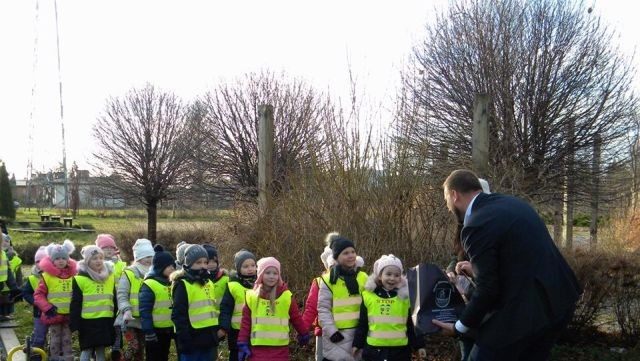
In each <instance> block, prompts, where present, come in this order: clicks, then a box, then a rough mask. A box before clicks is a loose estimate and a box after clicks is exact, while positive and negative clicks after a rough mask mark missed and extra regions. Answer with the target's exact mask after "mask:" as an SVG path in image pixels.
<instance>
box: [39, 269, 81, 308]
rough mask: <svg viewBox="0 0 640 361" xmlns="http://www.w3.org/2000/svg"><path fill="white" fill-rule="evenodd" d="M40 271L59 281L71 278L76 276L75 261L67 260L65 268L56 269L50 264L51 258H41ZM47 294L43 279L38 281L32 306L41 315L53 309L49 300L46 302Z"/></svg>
mask: <svg viewBox="0 0 640 361" xmlns="http://www.w3.org/2000/svg"><path fill="white" fill-rule="evenodd" d="M39 265H40V269H41V270H42V272H43V273H48V274H50V275H51V276H55V277H58V278H61V279H67V278H71V277H73V276H75V275H76V273H77V268H76V261H75V260H73V259H71V258H69V263H68V264H67V267H65V268H57V267H56V266H54V265H53V262H51V258H49V256H46V257H45V258H43V259H42V260H41V261H40V263H39ZM48 294H49V290H48V289H47V284H46V283H45V282H44V278H42V279H40V283H39V284H38V287H37V288H36V290H35V292H34V293H33V304H34V305H35V306H36V307H38V308H39V309H40V311H41V312H42V313H45V312H47V311H49V309H51V307H53V305H52V304H51V303H49V300H47V295H48Z"/></svg>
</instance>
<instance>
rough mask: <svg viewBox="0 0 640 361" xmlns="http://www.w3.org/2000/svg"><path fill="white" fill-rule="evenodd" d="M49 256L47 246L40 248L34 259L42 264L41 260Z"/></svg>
mask: <svg viewBox="0 0 640 361" xmlns="http://www.w3.org/2000/svg"><path fill="white" fill-rule="evenodd" d="M46 256H47V247H45V246H40V248H38V250H37V251H36V254H35V256H33V259H34V260H35V261H36V263H38V262H40V260H41V259H43V258H45V257H46Z"/></svg>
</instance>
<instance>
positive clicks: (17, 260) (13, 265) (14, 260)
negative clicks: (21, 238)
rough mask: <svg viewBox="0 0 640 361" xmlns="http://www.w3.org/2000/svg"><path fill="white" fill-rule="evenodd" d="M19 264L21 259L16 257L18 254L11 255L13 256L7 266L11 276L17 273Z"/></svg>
mask: <svg viewBox="0 0 640 361" xmlns="http://www.w3.org/2000/svg"><path fill="white" fill-rule="evenodd" d="M20 266H22V259H21V258H20V257H18V255H15V256H13V258H11V259H10V260H9V267H10V268H11V272H13V277H15V276H16V273H18V268H20Z"/></svg>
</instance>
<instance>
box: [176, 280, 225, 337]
mask: <svg viewBox="0 0 640 361" xmlns="http://www.w3.org/2000/svg"><path fill="white" fill-rule="evenodd" d="M182 282H183V283H184V287H185V289H186V291H187V301H188V303H189V322H190V323H191V327H193V328H195V329H199V328H205V327H212V326H217V325H218V314H217V313H216V309H215V307H214V306H213V283H212V282H211V281H210V280H207V282H206V283H205V284H204V285H201V284H200V283H199V282H194V283H189V282H188V281H187V280H185V279H182Z"/></svg>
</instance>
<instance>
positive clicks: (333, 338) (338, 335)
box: [329, 331, 344, 343]
mask: <svg viewBox="0 0 640 361" xmlns="http://www.w3.org/2000/svg"><path fill="white" fill-rule="evenodd" d="M329 340H331V342H333V343H338V342H340V341H342V340H344V336H342V334H341V333H340V331H336V332H335V333H334V334H333V335H331V337H329Z"/></svg>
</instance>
